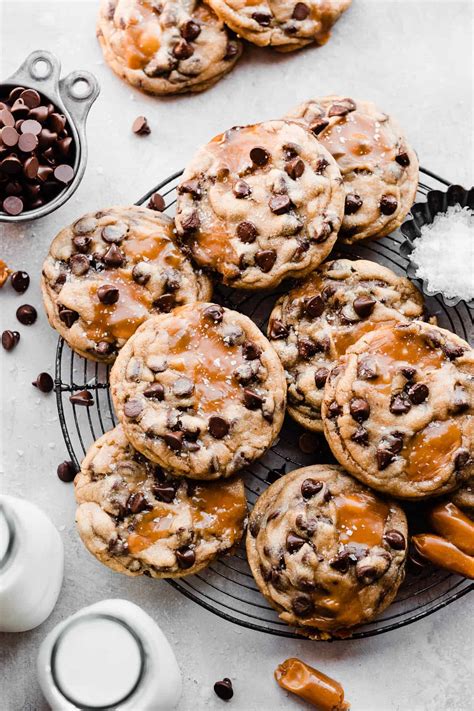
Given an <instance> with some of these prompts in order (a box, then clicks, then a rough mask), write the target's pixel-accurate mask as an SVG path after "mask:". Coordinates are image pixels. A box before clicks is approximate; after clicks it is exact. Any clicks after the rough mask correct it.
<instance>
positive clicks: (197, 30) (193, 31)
mask: <svg viewBox="0 0 474 711" xmlns="http://www.w3.org/2000/svg"><path fill="white" fill-rule="evenodd" d="M179 31H180V34H181V37H183V38H184V39H185V40H186V41H187V42H192V41H193V40H195V39H196V37H199V35H200V34H201V25H200V24H199V23H197V22H195V21H194V20H188V21H187V22H185V23H184V25H181V27H180V29H179Z"/></svg>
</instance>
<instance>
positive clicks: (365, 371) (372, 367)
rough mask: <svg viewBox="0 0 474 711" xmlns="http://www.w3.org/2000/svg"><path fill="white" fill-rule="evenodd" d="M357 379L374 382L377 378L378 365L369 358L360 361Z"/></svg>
mask: <svg viewBox="0 0 474 711" xmlns="http://www.w3.org/2000/svg"><path fill="white" fill-rule="evenodd" d="M357 377H358V378H360V379H361V380H373V379H374V378H376V377H377V363H376V362H375V361H374V360H372V359H369V358H365V359H364V360H361V361H359V363H358V365H357Z"/></svg>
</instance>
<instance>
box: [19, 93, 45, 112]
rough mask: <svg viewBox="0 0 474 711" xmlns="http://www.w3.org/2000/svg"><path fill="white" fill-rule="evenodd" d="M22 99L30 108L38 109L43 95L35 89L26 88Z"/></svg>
mask: <svg viewBox="0 0 474 711" xmlns="http://www.w3.org/2000/svg"><path fill="white" fill-rule="evenodd" d="M20 99H22V100H23V103H24V104H26V106H27V107H28V108H29V109H36V108H37V107H38V106H39V105H40V104H41V96H40V95H39V94H38V92H37V91H36V90H35V89H25V90H24V91H22V92H21V94H20Z"/></svg>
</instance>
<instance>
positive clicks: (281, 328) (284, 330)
mask: <svg viewBox="0 0 474 711" xmlns="http://www.w3.org/2000/svg"><path fill="white" fill-rule="evenodd" d="M288 334H289V329H288V327H287V326H285V324H284V323H282V322H281V321H278V319H273V321H272V322H271V324H270V329H269V334H268V335H269V336H270V338H273V339H274V340H276V339H278V338H286V337H287V336H288Z"/></svg>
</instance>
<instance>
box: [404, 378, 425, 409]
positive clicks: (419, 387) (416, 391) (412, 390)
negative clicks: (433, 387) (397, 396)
mask: <svg viewBox="0 0 474 711" xmlns="http://www.w3.org/2000/svg"><path fill="white" fill-rule="evenodd" d="M429 394H430V391H429V389H428V386H427V385H425V384H424V383H413V385H410V386H409V387H408V388H407V395H408V397H409V398H410V400H411V401H412V403H413V404H414V405H421V403H422V402H424V401H425V400H426V398H427V397H428V395H429Z"/></svg>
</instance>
